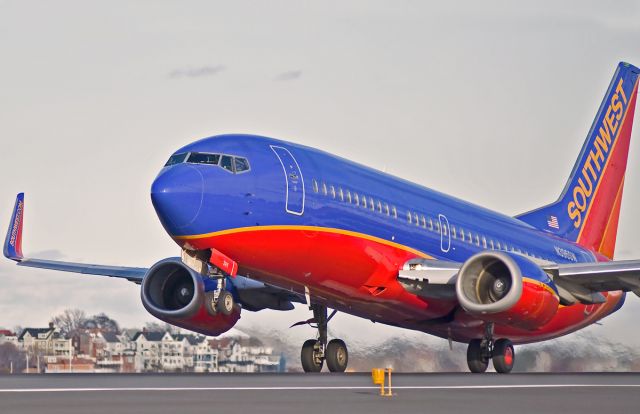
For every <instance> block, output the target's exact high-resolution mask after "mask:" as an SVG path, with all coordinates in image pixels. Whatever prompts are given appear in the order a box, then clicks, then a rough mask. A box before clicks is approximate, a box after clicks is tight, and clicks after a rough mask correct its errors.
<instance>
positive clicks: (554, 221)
mask: <svg viewBox="0 0 640 414" xmlns="http://www.w3.org/2000/svg"><path fill="white" fill-rule="evenodd" d="M547 225H548V226H549V227H551V228H552V229H559V228H560V225H559V224H558V217H556V216H549V218H548V219H547Z"/></svg>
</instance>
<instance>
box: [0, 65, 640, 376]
mask: <svg viewBox="0 0 640 414" xmlns="http://www.w3.org/2000/svg"><path fill="white" fill-rule="evenodd" d="M639 73H640V70H639V69H638V68H636V67H634V66H632V65H630V64H628V63H620V64H619V65H618V67H617V68H616V71H615V73H614V75H613V79H612V81H611V84H610V85H609V87H608V89H607V91H606V94H605V97H604V100H603V101H602V104H601V105H600V108H599V109H598V112H597V114H596V117H595V120H594V121H593V125H592V126H591V129H590V130H589V133H588V135H587V138H586V141H585V142H584V144H583V146H582V149H581V151H580V152H579V154H578V158H577V160H576V163H575V166H574V167H573V170H572V172H571V174H570V176H569V179H568V180H567V183H566V186H565V187H564V190H563V191H562V194H561V195H560V198H558V200H557V201H555V202H553V203H551V204H549V205H545V206H543V207H539V208H537V209H535V210H532V211H530V212H527V213H523V214H520V215H518V216H515V217H510V216H507V215H504V214H501V213H498V212H494V211H490V210H488V209H485V208H482V207H479V206H476V205H473V204H471V203H468V202H465V201H462V200H459V199H456V198H453V197H450V196H448V195H445V194H442V193H439V192H436V191H433V190H430V189H428V188H425V187H423V186H421V185H417V184H414V183H411V182H408V181H406V180H402V179H400V178H397V177H394V176H391V175H389V174H386V173H383V172H381V171H377V170H374V169H371V168H368V167H365V166H363V165H360V164H356V163H354V162H351V161H349V160H347V159H344V158H340V157H337V156H335V155H331V154H329V153H326V152H324V151H320V150H317V149H313V148H309V147H306V146H303V145H298V144H294V143H291V142H285V141H280V140H276V139H272V138H266V137H262V136H253V135H220V136H214V137H210V138H205V139H202V140H199V141H196V142H194V143H191V144H189V145H186V146H184V147H182V148H180V149H178V150H177V151H175V152H174V153H173V154H171V156H170V157H169V160H168V161H167V163H166V164H165V165H164V166H163V167H162V169H161V170H160V173H159V174H158V176H157V177H156V179H155V181H154V182H153V184H152V186H151V201H152V203H153V206H154V208H155V211H156V212H157V215H158V218H159V219H160V222H161V223H162V225H163V226H164V228H165V230H166V232H167V234H168V235H169V237H171V238H172V239H173V240H174V241H175V243H176V244H177V245H178V246H179V248H180V249H181V254H180V257H173V258H167V259H163V260H160V261H159V262H157V263H155V264H154V265H153V266H151V267H149V268H132V267H115V266H102V265H93V264H91V265H90V264H81V263H69V262H61V261H51V260H42V259H37V258H26V257H24V256H23V254H22V228H23V218H24V195H23V194H18V197H17V200H16V204H15V209H14V212H13V216H12V218H11V222H10V226H9V230H8V232H7V238H6V241H5V245H4V255H5V256H6V257H7V258H9V259H11V260H14V261H16V262H18V265H20V266H27V267H36V268H44V269H53V270H59V271H67V272H76V273H83V274H89V275H101V276H111V277H117V278H124V279H127V280H129V281H132V282H134V283H137V284H140V285H141V298H142V303H143V305H144V307H145V308H146V309H147V310H148V311H149V312H150V313H151V314H152V315H154V316H155V317H157V318H159V319H161V320H163V321H166V322H168V323H170V324H173V325H176V326H179V327H182V328H186V329H189V330H192V331H195V332H200V333H202V334H206V335H219V334H221V333H223V332H225V331H227V330H229V329H231V327H233V326H234V325H235V324H236V322H237V321H238V319H239V318H240V314H241V312H246V311H251V312H256V311H260V310H264V309H272V310H277V311H286V310H290V309H293V307H294V305H293V303H302V304H306V305H307V306H308V307H309V310H310V311H311V312H312V317H311V318H310V319H309V320H306V321H302V322H300V323H299V324H310V325H312V326H313V327H315V328H317V335H316V337H315V338H312V339H309V340H308V341H306V342H305V343H304V344H303V345H302V351H301V362H302V367H303V369H304V371H306V372H317V371H320V370H321V369H322V367H323V365H324V364H325V363H326V365H327V367H328V369H329V371H332V372H342V371H344V370H345V369H346V368H347V363H348V352H347V346H346V345H345V343H344V341H342V340H340V339H332V340H329V338H328V335H327V324H328V323H329V321H330V320H331V318H332V316H333V315H335V313H336V312H344V313H348V314H351V315H356V316H358V317H361V318H365V319H369V320H371V321H373V322H377V323H383V324H387V325H393V326H397V327H401V328H406V329H412V330H417V331H422V332H425V333H427V334H430V335H435V336H438V337H441V338H444V339H448V340H450V341H458V342H463V343H468V348H467V361H468V366H469V369H470V370H471V371H472V372H484V371H485V370H486V369H487V367H488V365H489V362H492V363H493V367H494V368H495V370H496V371H497V372H500V373H508V372H510V371H511V369H512V368H513V364H514V361H515V354H514V347H513V345H514V344H525V343H531V342H537V341H544V340H548V339H552V338H557V337H559V336H562V335H566V334H568V333H571V332H574V331H577V330H579V329H582V328H584V327H586V326H588V325H591V324H593V323H595V322H597V321H599V320H600V319H602V318H604V317H606V316H607V315H610V314H612V313H613V312H615V311H617V310H619V309H620V308H621V307H622V305H623V303H624V299H625V293H626V292H629V291H631V292H633V293H635V294H636V295H640V260H630V261H613V257H614V251H615V243H616V234H617V231H618V217H619V214H620V204H621V202H622V188H623V185H624V175H625V169H626V165H627V155H628V152H629V142H630V138H631V126H632V123H633V115H634V110H635V105H636V97H637V89H638V75H639ZM558 139H562V138H561V137H559V138H558ZM540 151H541V152H542V151H543V149H540ZM534 167H535V166H533V165H532V166H531V168H534ZM329 309H330V310H331V312H329V311H328V310H329Z"/></svg>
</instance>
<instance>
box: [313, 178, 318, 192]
mask: <svg viewBox="0 0 640 414" xmlns="http://www.w3.org/2000/svg"><path fill="white" fill-rule="evenodd" d="M313 192H314V193H317V192H318V182H317V181H316V179H315V178H314V179H313Z"/></svg>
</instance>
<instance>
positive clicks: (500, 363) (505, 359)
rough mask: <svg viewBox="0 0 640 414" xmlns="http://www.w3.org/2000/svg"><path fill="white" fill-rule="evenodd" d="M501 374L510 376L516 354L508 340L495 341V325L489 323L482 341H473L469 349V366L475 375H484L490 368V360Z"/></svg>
mask: <svg viewBox="0 0 640 414" xmlns="http://www.w3.org/2000/svg"><path fill="white" fill-rule="evenodd" d="M490 359H491V360H492V362H493V367H494V368H495V370H496V372H498V373H500V374H508V373H509V372H511V370H512V369H513V365H514V363H515V360H516V354H515V351H514V349H513V344H512V343H511V341H510V340H508V339H506V338H501V339H498V340H497V341H495V342H494V340H493V323H488V324H487V326H486V328H485V334H484V337H483V338H482V339H472V340H471V341H470V342H469V347H468V348H467V365H468V366H469V370H470V371H471V372H473V373H482V372H485V371H486V370H487V368H488V367H489V360H490Z"/></svg>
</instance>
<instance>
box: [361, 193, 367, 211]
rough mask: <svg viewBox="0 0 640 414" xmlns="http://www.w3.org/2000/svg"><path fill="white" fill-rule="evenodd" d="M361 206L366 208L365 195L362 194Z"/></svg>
mask: <svg viewBox="0 0 640 414" xmlns="http://www.w3.org/2000/svg"><path fill="white" fill-rule="evenodd" d="M361 200H362V207H364V208H367V196H365V195H363V196H362V199H361Z"/></svg>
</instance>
